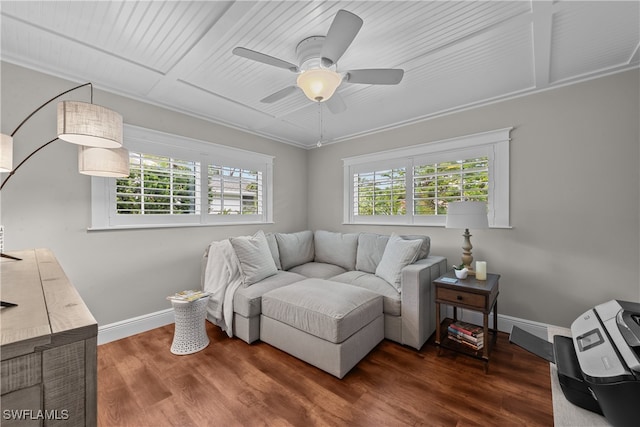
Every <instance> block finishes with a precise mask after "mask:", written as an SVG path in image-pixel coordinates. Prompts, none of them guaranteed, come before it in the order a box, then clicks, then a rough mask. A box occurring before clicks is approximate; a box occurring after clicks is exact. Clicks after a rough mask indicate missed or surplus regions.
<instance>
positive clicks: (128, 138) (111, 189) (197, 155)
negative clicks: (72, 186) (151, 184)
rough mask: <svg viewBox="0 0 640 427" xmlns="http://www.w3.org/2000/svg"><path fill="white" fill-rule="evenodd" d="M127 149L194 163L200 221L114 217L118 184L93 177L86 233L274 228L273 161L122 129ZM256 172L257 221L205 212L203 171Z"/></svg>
mask: <svg viewBox="0 0 640 427" xmlns="http://www.w3.org/2000/svg"><path fill="white" fill-rule="evenodd" d="M124 140H125V144H124V145H125V147H126V148H127V149H129V150H130V151H137V152H142V153H146V154H155V155H161V156H170V157H174V158H180V159H184V160H195V161H199V162H200V164H201V174H200V179H201V185H200V188H201V191H202V193H201V198H202V207H201V209H200V214H199V215H116V213H115V183H116V178H103V177H95V176H92V177H91V227H89V230H110V229H131V228H162V227H194V226H215V225H234V224H265V223H272V222H273V159H274V156H269V155H266V154H260V153H255V152H253V151H248V150H242V149H239V148H233V147H229V146H226V145H220V144H216V143H213V142H207V141H201V140H197V139H193V138H188V137H184V136H179V135H173V134H168V133H164V132H159V131H156V130H152V129H146V128H142V127H138V126H133V125H127V124H125V125H124ZM209 164H223V165H224V166H233V167H239V168H242V169H255V170H259V171H261V172H262V173H263V177H262V180H263V181H262V185H263V213H262V214H261V215H215V214H209V213H208V209H207V203H208V202H207V188H208V177H207V169H206V168H207V165H209Z"/></svg>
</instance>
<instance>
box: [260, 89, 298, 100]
mask: <svg viewBox="0 0 640 427" xmlns="http://www.w3.org/2000/svg"><path fill="white" fill-rule="evenodd" d="M297 89H298V86H288V87H285V88H284V89H280V90H279V91H277V92H276V93H272V94H271V95H269V96H267V97H266V98H263V99H261V100H260V102H263V103H265V104H272V103H274V102H276V101H280V100H281V99H282V98H285V97H287V96H289V95H291V94H292V93H293V92H295V91H296V90H297Z"/></svg>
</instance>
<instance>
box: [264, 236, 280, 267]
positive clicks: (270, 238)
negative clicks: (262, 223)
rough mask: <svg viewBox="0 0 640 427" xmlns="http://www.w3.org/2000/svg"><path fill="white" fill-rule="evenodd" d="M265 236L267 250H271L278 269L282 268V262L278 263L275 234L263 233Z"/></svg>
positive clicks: (278, 255) (278, 254) (278, 252)
mask: <svg viewBox="0 0 640 427" xmlns="http://www.w3.org/2000/svg"><path fill="white" fill-rule="evenodd" d="M265 236H266V237H267V243H268V244H269V250H270V251H271V257H272V258H273V262H274V263H275V264H276V268H277V269H278V270H282V264H280V251H278V242H277V241H276V235H275V234H273V233H265Z"/></svg>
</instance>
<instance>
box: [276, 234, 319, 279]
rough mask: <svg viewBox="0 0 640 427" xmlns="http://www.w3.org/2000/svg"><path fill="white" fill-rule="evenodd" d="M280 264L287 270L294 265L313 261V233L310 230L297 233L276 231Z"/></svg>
mask: <svg viewBox="0 0 640 427" xmlns="http://www.w3.org/2000/svg"><path fill="white" fill-rule="evenodd" d="M276 241H277V242H278V252H280V264H281V265H282V269H283V270H289V269H290V268H292V267H295V266H296V265H300V264H304V263H306V262H311V261H313V258H314V248H313V233H312V232H311V230H305V231H300V232H298V233H276Z"/></svg>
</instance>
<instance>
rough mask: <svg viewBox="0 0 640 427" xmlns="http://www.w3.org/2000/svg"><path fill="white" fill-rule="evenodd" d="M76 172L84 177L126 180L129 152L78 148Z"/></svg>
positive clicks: (125, 150)
mask: <svg viewBox="0 0 640 427" xmlns="http://www.w3.org/2000/svg"><path fill="white" fill-rule="evenodd" d="M78 170H79V171H80V173H82V174H85V175H92V176H102V177H113V178H126V177H127V176H129V150H127V149H126V148H124V147H120V148H101V147H84V146H80V147H78Z"/></svg>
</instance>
